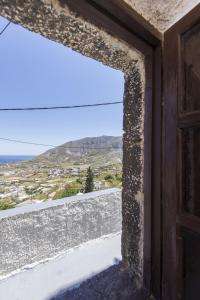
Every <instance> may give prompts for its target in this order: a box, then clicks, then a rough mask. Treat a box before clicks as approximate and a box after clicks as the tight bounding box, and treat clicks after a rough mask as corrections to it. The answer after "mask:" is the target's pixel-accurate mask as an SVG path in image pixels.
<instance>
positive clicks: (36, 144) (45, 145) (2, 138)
mask: <svg viewBox="0 0 200 300" xmlns="http://www.w3.org/2000/svg"><path fill="white" fill-rule="evenodd" d="M0 140H3V141H8V142H14V143H20V144H27V145H35V146H43V147H52V148H56V147H58V148H66V149H82V150H87V149H91V150H108V149H115V150H117V149H121V147H117V148H116V147H89V146H87V143H83V144H82V146H63V145H60V146H59V145H57V146H56V145H52V144H41V143H35V142H27V141H22V140H15V139H10V138H4V137H0Z"/></svg>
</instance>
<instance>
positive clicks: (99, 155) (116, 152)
mask: <svg viewBox="0 0 200 300" xmlns="http://www.w3.org/2000/svg"><path fill="white" fill-rule="evenodd" d="M83 142H84V143H85V139H82V140H79V141H74V142H70V150H69V148H67V147H69V146H66V144H64V145H65V146H64V145H61V146H59V147H57V148H54V149H52V150H49V151H47V152H45V153H43V154H42V155H40V156H38V157H36V158H34V159H33V160H31V161H22V162H16V163H10V164H2V165H0V209H7V208H13V207H18V206H22V205H25V204H30V203H38V202H42V201H47V200H55V199H59V198H64V197H68V196H72V195H76V194H80V193H84V186H85V180H86V174H87V169H88V167H91V169H92V172H93V174H94V190H101V189H106V188H110V187H121V184H122V170H121V168H122V139H121V137H107V136H103V137H98V138H87V147H85V148H84V149H82V146H81V147H80V146H79V145H82V144H83ZM97 144H98V147H97ZM67 145H69V143H67ZM74 145H76V146H74ZM73 147H74V148H73ZM75 147H76V148H75ZM80 149H81V150H80ZM63 150H64V152H65V151H66V154H65V153H64V152H63ZM78 150H79V151H78ZM60 152H61V153H60Z"/></svg>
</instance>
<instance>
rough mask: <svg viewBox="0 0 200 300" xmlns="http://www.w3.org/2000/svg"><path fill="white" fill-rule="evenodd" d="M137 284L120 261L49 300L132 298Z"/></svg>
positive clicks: (115, 299)
mask: <svg viewBox="0 0 200 300" xmlns="http://www.w3.org/2000/svg"><path fill="white" fill-rule="evenodd" d="M135 289H136V286H135V285H134V281H133V279H132V278H131V277H130V275H129V273H128V271H127V270H126V269H124V268H123V266H122V263H121V262H120V263H119V264H117V265H114V266H112V267H110V268H108V269H106V270H105V271H103V272H101V273H99V274H97V275H95V276H93V277H92V278H90V279H88V280H86V281H84V282H82V283H78V284H76V285H75V286H74V285H73V286H71V287H68V288H67V289H66V290H62V291H60V292H59V293H58V294H57V295H55V296H53V297H51V298H50V299H48V300H96V299H100V300H131V299H133V295H134V292H135Z"/></svg>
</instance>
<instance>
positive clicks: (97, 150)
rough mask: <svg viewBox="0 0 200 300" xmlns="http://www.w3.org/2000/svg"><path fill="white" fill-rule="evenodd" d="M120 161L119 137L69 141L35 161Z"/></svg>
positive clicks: (120, 138)
mask: <svg viewBox="0 0 200 300" xmlns="http://www.w3.org/2000/svg"><path fill="white" fill-rule="evenodd" d="M121 159H122V137H121V136H105V135H103V136H99V137H86V138H83V139H80V140H75V141H70V142H67V143H65V144H62V145H60V146H58V147H56V148H53V149H50V150H48V151H46V152H44V153H43V154H41V155H39V156H38V157H37V158H36V160H40V161H41V160H48V161H51V162H71V163H73V162H77V163H78V162H80V163H88V162H91V163H92V162H95V161H97V160H98V161H99V162H102V160H103V162H104V163H106V162H108V161H109V163H117V162H121Z"/></svg>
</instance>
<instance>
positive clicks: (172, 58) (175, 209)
mask: <svg viewBox="0 0 200 300" xmlns="http://www.w3.org/2000/svg"><path fill="white" fill-rule="evenodd" d="M163 128H164V131H163V137H164V149H163V150H164V162H163V168H164V181H163V198H164V199H163V201H164V204H163V216H164V218H163V237H164V238H163V299H164V300H193V299H198V298H199V295H200V259H199V258H198V255H197V252H198V251H199V253H200V5H198V6H197V7H196V8H195V9H194V10H193V11H192V12H191V13H190V14H188V15H187V16H186V17H184V18H183V19H182V20H181V21H179V22H178V23H177V24H175V25H174V26H173V27H172V28H171V29H170V30H169V31H168V32H167V33H166V34H165V36H164V126H163ZM193 247H194V248H193ZM199 256H200V255H199ZM192 257H193V259H192ZM195 261H196V264H195Z"/></svg>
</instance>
